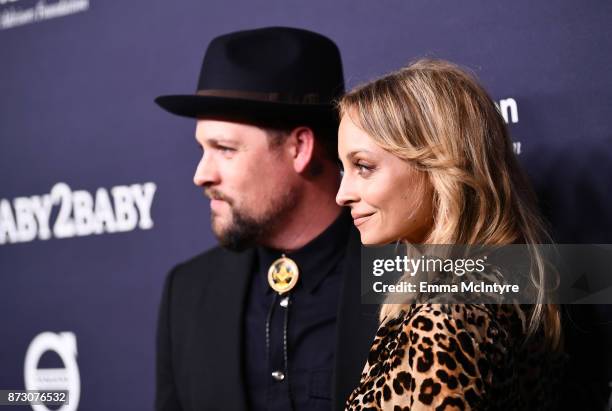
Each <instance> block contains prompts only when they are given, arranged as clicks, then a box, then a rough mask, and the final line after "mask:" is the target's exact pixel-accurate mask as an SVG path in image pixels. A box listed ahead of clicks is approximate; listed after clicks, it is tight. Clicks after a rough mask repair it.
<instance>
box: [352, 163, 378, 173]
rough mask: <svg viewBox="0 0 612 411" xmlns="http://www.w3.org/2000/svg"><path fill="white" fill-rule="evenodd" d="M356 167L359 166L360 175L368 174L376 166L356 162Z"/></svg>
mask: <svg viewBox="0 0 612 411" xmlns="http://www.w3.org/2000/svg"><path fill="white" fill-rule="evenodd" d="M355 167H357V170H358V174H359V175H366V174H368V173H370V172H371V171H372V170H373V169H374V167H372V166H369V165H366V164H363V163H355Z"/></svg>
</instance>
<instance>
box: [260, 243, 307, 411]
mask: <svg viewBox="0 0 612 411" xmlns="http://www.w3.org/2000/svg"><path fill="white" fill-rule="evenodd" d="M299 276H300V271H299V269H298V266H297V264H296V263H295V261H293V260H292V259H291V258H289V257H287V256H286V255H285V254H283V255H282V256H281V257H280V258H278V259H276V260H274V262H273V263H272V264H271V265H270V268H269V269H268V284H269V285H270V287H271V288H272V289H273V290H274V291H276V293H274V299H273V300H272V305H271V306H270V309H269V310H268V315H267V317H266V358H267V363H268V365H270V364H271V354H270V322H271V320H272V314H273V313H274V308H275V307H276V303H277V301H278V298H279V297H281V298H282V299H281V301H280V305H281V307H284V308H285V318H284V320H283V371H284V374H280V373H278V371H273V372H272V377H274V379H276V380H277V381H282V380H285V382H286V383H287V391H288V393H289V403H290V404H291V409H292V410H293V409H295V407H294V405H293V396H292V395H291V384H290V382H289V352H288V348H287V346H288V339H289V338H288V332H287V330H288V328H289V307H290V306H291V290H292V289H293V288H294V287H295V285H296V284H297V281H298V278H299ZM269 371H270V370H269Z"/></svg>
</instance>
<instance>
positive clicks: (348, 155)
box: [346, 148, 372, 159]
mask: <svg viewBox="0 0 612 411" xmlns="http://www.w3.org/2000/svg"><path fill="white" fill-rule="evenodd" d="M359 153H366V154H372V152H371V151H369V150H366V149H365V148H361V149H357V150H353V151H351V152H350V153H348V154H347V155H346V158H349V159H350V158H353V157H355V156H356V155H357V154H359Z"/></svg>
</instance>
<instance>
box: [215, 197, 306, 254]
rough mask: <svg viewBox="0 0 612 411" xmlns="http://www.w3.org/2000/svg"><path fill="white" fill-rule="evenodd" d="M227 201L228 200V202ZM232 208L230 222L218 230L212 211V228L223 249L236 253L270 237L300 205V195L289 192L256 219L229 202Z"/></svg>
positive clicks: (277, 198) (275, 200) (278, 198)
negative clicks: (298, 204)
mask: <svg viewBox="0 0 612 411" xmlns="http://www.w3.org/2000/svg"><path fill="white" fill-rule="evenodd" d="M226 201H227V200H226ZM227 203H228V205H229V207H230V213H231V215H230V219H229V222H228V223H227V224H226V225H225V226H224V227H223V228H216V227H215V223H214V219H215V217H214V215H213V214H212V210H211V216H210V218H211V226H212V229H213V232H214V234H215V237H217V240H218V241H219V244H220V245H221V246H222V247H225V248H227V249H230V250H234V251H242V250H244V249H246V248H248V247H252V246H255V245H258V244H261V243H262V241H263V240H264V239H265V238H266V237H269V235H270V234H271V233H273V232H274V231H275V230H276V229H277V228H278V227H279V225H280V224H282V223H283V222H284V221H285V219H286V217H287V215H288V214H289V213H290V212H291V210H293V209H294V208H295V206H296V204H297V203H298V193H297V192H296V191H295V190H289V191H286V192H285V193H283V194H281V195H279V196H277V197H276V198H275V199H274V200H273V201H272V203H271V204H270V205H269V206H268V210H267V211H266V212H265V213H264V214H263V215H262V216H259V217H255V216H252V215H250V214H249V213H247V212H245V210H243V209H240V208H238V207H236V206H235V204H234V202H233V201H227Z"/></svg>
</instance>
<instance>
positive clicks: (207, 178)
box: [193, 154, 220, 187]
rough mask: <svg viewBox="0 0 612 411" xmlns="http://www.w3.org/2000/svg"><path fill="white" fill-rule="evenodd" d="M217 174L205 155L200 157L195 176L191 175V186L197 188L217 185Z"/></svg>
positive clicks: (212, 162)
mask: <svg viewBox="0 0 612 411" xmlns="http://www.w3.org/2000/svg"><path fill="white" fill-rule="evenodd" d="M219 180H220V179H219V172H218V171H217V167H215V164H214V161H212V160H211V159H210V158H209V157H208V156H207V155H206V154H203V155H202V158H201V159H200V162H199V163H198V166H197V167H196V171H195V174H194V175H193V184H195V185H196V186H198V187H203V186H205V185H210V184H216V183H219Z"/></svg>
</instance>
